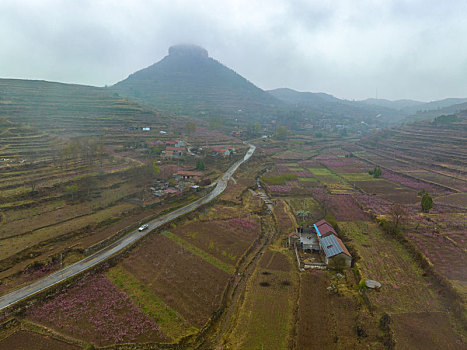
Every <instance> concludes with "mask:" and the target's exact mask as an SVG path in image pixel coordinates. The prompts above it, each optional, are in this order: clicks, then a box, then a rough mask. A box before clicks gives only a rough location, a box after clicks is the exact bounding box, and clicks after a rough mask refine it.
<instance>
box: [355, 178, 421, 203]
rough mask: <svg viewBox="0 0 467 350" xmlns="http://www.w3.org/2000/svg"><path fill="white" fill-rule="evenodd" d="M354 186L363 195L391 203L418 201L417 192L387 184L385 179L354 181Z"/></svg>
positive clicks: (390, 183)
mask: <svg viewBox="0 0 467 350" xmlns="http://www.w3.org/2000/svg"><path fill="white" fill-rule="evenodd" d="M354 184H355V186H357V187H359V188H361V189H362V190H363V191H364V192H365V193H371V194H376V195H378V196H381V197H382V198H384V199H386V200H389V201H391V202H396V203H401V204H413V203H417V202H419V201H420V198H418V196H417V191H415V190H413V189H410V188H408V187H404V186H402V185H397V184H394V183H392V182H389V181H387V180H385V179H373V180H370V181H355V182H354Z"/></svg>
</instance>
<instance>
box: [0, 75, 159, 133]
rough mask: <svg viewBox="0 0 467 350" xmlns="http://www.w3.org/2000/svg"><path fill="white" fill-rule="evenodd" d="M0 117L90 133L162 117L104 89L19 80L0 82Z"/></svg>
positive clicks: (48, 127) (47, 128) (49, 128)
mask: <svg viewBox="0 0 467 350" xmlns="http://www.w3.org/2000/svg"><path fill="white" fill-rule="evenodd" d="M0 115H2V116H4V117H6V118H8V119H9V120H11V121H12V122H21V123H26V124H30V125H32V126H35V127H37V128H39V129H43V130H48V131H49V130H54V129H62V130H66V131H72V132H73V131H76V132H91V133H96V132H97V133H98V132H102V131H103V130H106V129H108V128H116V127H118V128H121V127H124V126H126V125H129V123H130V122H132V121H135V120H147V119H151V120H156V119H158V120H160V119H163V118H164V117H163V115H162V113H160V112H157V111H154V110H152V109H150V108H147V107H144V106H141V105H139V104H137V103H135V102H132V101H129V100H127V99H124V98H121V97H120V96H118V94H116V93H115V92H114V91H111V90H109V89H106V88H98V87H92V86H84V85H74V84H62V83H54V82H46V81H37V80H19V79H0Z"/></svg>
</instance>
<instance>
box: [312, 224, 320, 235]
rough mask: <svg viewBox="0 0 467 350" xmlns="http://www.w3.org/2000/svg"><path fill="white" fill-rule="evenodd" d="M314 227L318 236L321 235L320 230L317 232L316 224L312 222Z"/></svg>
mask: <svg viewBox="0 0 467 350" xmlns="http://www.w3.org/2000/svg"><path fill="white" fill-rule="evenodd" d="M313 226H314V227H315V230H316V233H317V234H318V237H321V232H319V230H318V227H316V224H313Z"/></svg>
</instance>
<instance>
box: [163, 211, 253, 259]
mask: <svg viewBox="0 0 467 350" xmlns="http://www.w3.org/2000/svg"><path fill="white" fill-rule="evenodd" d="M171 232H173V233H174V234H176V235H177V236H179V237H180V238H181V239H182V240H183V241H186V242H188V243H190V244H192V245H194V246H196V247H198V248H199V249H202V250H203V251H205V252H207V253H208V254H210V255H212V256H214V257H215V258H217V259H219V260H221V261H223V262H224V263H227V264H232V265H235V263H236V262H237V260H238V259H239V258H240V257H241V256H242V254H243V253H244V252H245V250H246V249H247V248H248V247H249V246H250V245H251V243H252V242H253V241H254V240H255V239H256V238H257V237H258V235H259V233H260V223H259V218H258V217H257V216H247V217H243V218H242V217H237V218H235V217H231V218H229V219H226V220H216V221H214V220H207V221H198V220H190V221H188V222H186V223H184V224H182V225H177V227H176V228H175V229H171Z"/></svg>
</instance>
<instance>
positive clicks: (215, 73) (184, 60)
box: [112, 44, 282, 114]
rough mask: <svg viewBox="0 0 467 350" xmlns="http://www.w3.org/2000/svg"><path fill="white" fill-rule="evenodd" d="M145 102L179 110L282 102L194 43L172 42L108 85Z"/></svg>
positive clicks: (251, 108) (256, 107)
mask: <svg viewBox="0 0 467 350" xmlns="http://www.w3.org/2000/svg"><path fill="white" fill-rule="evenodd" d="M112 88H113V89H114V90H116V91H117V92H118V93H121V94H123V95H126V96H128V97H131V98H136V99H139V100H141V101H143V102H144V103H146V104H148V105H152V106H154V107H157V108H158V109H164V110H168V111H173V112H183V113H198V114H199V113H202V114H203V113H207V114H209V113H210V112H211V113H212V112H214V113H217V112H221V113H228V114H232V113H237V112H238V111H239V110H241V111H242V112H247V113H256V112H261V111H265V110H274V109H275V108H277V107H278V106H281V105H282V103H281V102H280V101H278V100H277V99H276V98H274V97H273V96H271V95H269V94H268V93H266V92H265V91H263V90H261V89H260V88H258V87H256V86H255V85H253V84H252V83H251V82H249V81H248V80H247V79H245V78H243V77H242V76H241V75H239V74H237V73H236V72H234V71H233V70H232V69H230V68H227V67H226V66H224V65H223V64H221V63H219V62H218V61H216V60H215V59H213V58H211V57H209V54H208V51H207V50H206V49H204V48H202V47H200V46H196V45H187V44H184V45H175V46H172V47H170V48H169V54H168V55H167V56H165V57H164V58H163V59H162V60H161V61H159V62H157V63H155V64H153V65H151V66H149V67H147V68H144V69H142V70H139V71H137V72H136V73H133V74H131V75H130V76H129V77H128V78H127V79H125V80H123V81H121V82H119V83H117V84H115V85H114V86H113V87H112Z"/></svg>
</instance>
